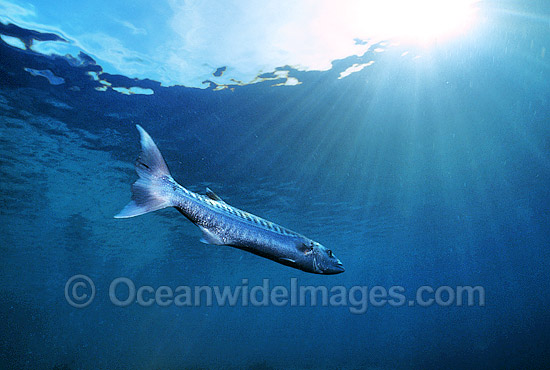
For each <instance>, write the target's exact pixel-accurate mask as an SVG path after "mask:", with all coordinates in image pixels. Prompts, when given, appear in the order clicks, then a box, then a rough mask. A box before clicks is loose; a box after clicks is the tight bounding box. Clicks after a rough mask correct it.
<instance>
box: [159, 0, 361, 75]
mask: <svg viewBox="0 0 550 370" xmlns="http://www.w3.org/2000/svg"><path fill="white" fill-rule="evenodd" d="M348 3H349V2H348ZM348 3H344V4H348ZM334 4H335V3H334V2H331V1H313V0H309V1H300V2H296V1H287V0H282V1H267V2H264V1H262V2H255V1H215V2H212V1H209V2H208V3H206V2H201V1H178V0H172V1H170V5H171V7H172V10H173V17H172V19H171V20H170V25H171V27H172V29H173V31H174V32H175V35H176V36H177V37H176V38H175V40H174V41H173V43H172V44H171V45H170V47H169V50H170V51H169V52H168V55H167V57H166V58H165V60H167V62H168V63H169V65H171V67H172V69H177V66H178V64H179V63H182V64H181V68H182V69H185V70H186V71H187V70H188V68H190V70H192V71H193V73H195V74H196V76H198V75H200V76H201V78H207V77H208V78H212V75H211V73H212V72H213V71H212V69H214V70H215V68H217V67H220V66H226V65H227V66H228V69H227V71H226V73H224V75H223V77H222V78H220V79H219V80H221V81H223V80H225V81H223V82H226V83H227V82H228V81H230V79H231V78H234V79H237V80H240V81H245V82H246V81H252V80H253V79H254V78H255V77H256V76H257V75H258V74H259V73H262V72H272V71H274V70H275V69H276V68H277V67H282V66H286V65H289V66H291V67H294V68H296V69H299V70H321V71H324V70H328V69H330V68H331V62H332V61H333V60H335V59H341V58H345V57H348V56H350V55H361V54H363V53H364V52H365V51H366V50H367V49H368V48H369V46H370V44H369V43H366V44H358V43H357V42H356V41H355V39H356V38H357V37H360V36H361V34H360V33H359V34H358V32H357V30H356V29H353V27H349V26H348V25H347V24H346V22H345V21H343V19H347V18H349V16H350V14H351V13H353V11H354V9H353V7H352V6H350V5H349V4H348V6H345V5H344V6H335V5H334ZM339 4H340V3H339ZM195 61H196V62H198V64H195V63H194V62H195ZM190 64H195V65H194V67H190ZM182 77H184V76H182ZM215 81H216V82H217V81H218V80H217V79H216V80H215Z"/></svg>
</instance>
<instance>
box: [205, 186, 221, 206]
mask: <svg viewBox="0 0 550 370" xmlns="http://www.w3.org/2000/svg"><path fill="white" fill-rule="evenodd" d="M206 196H207V197H208V198H210V199H212V200H217V201H218V202H223V203H225V202H224V201H223V200H222V198H220V197H218V196H217V195H216V193H214V192H213V191H212V190H211V189H210V188H206Z"/></svg>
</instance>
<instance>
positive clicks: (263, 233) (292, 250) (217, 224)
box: [115, 125, 344, 275]
mask: <svg viewBox="0 0 550 370" xmlns="http://www.w3.org/2000/svg"><path fill="white" fill-rule="evenodd" d="M136 127H137V129H138V131H139V134H140V137H141V139H140V142H141V153H140V155H139V157H138V159H137V161H136V165H135V167H136V172H137V174H138V176H139V178H138V180H137V181H136V182H135V183H134V184H133V185H132V200H131V201H130V203H128V204H127V205H126V207H124V209H123V210H122V211H120V213H119V214H117V215H116V216H115V218H128V217H134V216H139V215H142V214H145V213H148V212H152V211H156V210H158V209H162V208H166V207H174V208H176V209H177V210H178V211H180V212H181V213H182V214H183V215H184V216H185V217H187V218H188V219H189V220H190V221H191V222H193V223H194V224H195V225H197V226H198V227H199V228H200V229H201V231H202V233H203V236H202V239H201V241H202V242H204V243H207V244H215V245H228V246H231V247H235V248H238V249H242V250H245V251H247V252H251V253H254V254H256V255H259V256H262V257H265V258H269V259H270V260H273V261H275V262H278V263H281V264H283V265H286V266H290V267H294V268H297V269H300V270H303V271H306V272H311V273H314V274H327V275H330V274H339V273H341V272H344V267H343V266H342V262H340V260H339V259H338V258H336V256H335V255H334V254H333V253H332V251H331V250H330V249H327V248H325V247H324V246H322V245H321V244H319V243H317V242H316V241H313V240H311V239H309V238H306V237H305V236H303V235H300V234H298V233H296V232H294V231H291V230H289V229H286V228H284V227H281V226H279V225H276V224H274V223H272V222H270V221H267V220H264V219H263V218H260V217H258V216H254V215H252V214H250V213H248V212H245V211H241V210H240V209H238V208H235V207H232V206H230V205H229V204H227V203H225V202H224V201H223V200H222V199H221V198H220V197H218V196H217V195H216V194H214V192H212V190H210V189H208V188H206V195H201V194H197V193H194V192H192V191H189V190H187V189H185V188H184V187H183V186H181V185H180V184H178V183H177V182H176V181H175V180H174V179H173V178H172V176H171V175H170V171H168V167H167V166H166V163H165V162H164V159H163V158H162V155H161V154H160V151H159V150H158V148H157V146H156V145H155V143H154V142H153V139H151V136H149V134H148V133H147V132H146V131H145V130H144V129H143V128H142V127H141V126H139V125H136Z"/></svg>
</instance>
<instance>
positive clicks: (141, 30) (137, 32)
mask: <svg viewBox="0 0 550 370" xmlns="http://www.w3.org/2000/svg"><path fill="white" fill-rule="evenodd" d="M113 21H115V22H116V23H118V24H120V25H122V26H124V27H126V28H127V29H129V30H130V31H131V32H132V34H134V35H147V30H146V29H145V28H139V27H136V26H134V25H133V24H132V23H130V22H128V21H124V20H121V19H117V18H113Z"/></svg>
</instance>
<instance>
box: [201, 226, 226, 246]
mask: <svg viewBox="0 0 550 370" xmlns="http://www.w3.org/2000/svg"><path fill="white" fill-rule="evenodd" d="M199 229H201V231H202V238H201V240H200V241H201V243H205V244H214V245H224V244H225V243H224V242H223V240H222V238H220V237H219V236H218V235H216V234H215V233H213V232H212V231H210V230H208V229H207V228H205V227H202V226H199Z"/></svg>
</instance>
